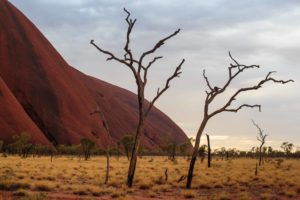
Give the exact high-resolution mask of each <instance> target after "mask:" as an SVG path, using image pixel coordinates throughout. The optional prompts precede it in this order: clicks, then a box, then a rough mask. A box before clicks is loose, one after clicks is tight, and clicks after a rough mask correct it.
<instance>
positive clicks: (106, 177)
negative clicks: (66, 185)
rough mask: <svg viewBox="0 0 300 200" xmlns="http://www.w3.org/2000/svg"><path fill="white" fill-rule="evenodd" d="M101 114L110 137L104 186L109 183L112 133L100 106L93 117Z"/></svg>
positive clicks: (107, 147)
mask: <svg viewBox="0 0 300 200" xmlns="http://www.w3.org/2000/svg"><path fill="white" fill-rule="evenodd" d="M97 113H98V114H99V115H100V117H101V119H102V125H103V127H104V128H105V131H106V133H107V136H108V143H107V146H106V174H105V180H104V184H107V183H108V179H109V167H110V164H109V163H110V162H109V158H110V154H109V151H110V146H111V134H110V131H109V127H108V123H107V121H106V119H105V116H104V114H103V112H102V111H101V110H100V108H99V106H97V109H96V110H95V111H94V112H92V113H91V115H93V114H97Z"/></svg>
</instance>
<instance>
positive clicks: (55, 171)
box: [0, 156, 300, 200]
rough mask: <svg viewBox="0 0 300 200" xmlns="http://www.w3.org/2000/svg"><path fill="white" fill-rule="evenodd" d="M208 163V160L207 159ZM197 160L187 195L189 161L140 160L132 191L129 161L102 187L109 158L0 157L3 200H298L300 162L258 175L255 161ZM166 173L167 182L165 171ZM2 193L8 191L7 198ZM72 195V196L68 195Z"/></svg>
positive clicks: (115, 165) (271, 165) (273, 164)
mask: <svg viewBox="0 0 300 200" xmlns="http://www.w3.org/2000/svg"><path fill="white" fill-rule="evenodd" d="M205 161H206V160H205ZM205 161H204V162H203V163H200V159H198V160H197V163H196V166H195V167H196V168H195V177H194V179H193V189H191V190H186V189H184V187H185V183H186V182H185V180H184V181H181V182H179V183H178V180H179V178H180V177H181V176H182V175H186V173H187V169H188V166H189V161H188V160H187V159H186V158H183V157H180V158H177V160H176V162H173V161H170V160H168V159H167V157H150V156H149V157H143V158H139V160H138V165H137V169H136V175H135V181H134V187H133V188H127V187H126V178H127V169H128V164H129V161H128V160H127V158H126V157H120V159H119V160H117V158H115V157H112V158H111V168H110V178H109V183H108V185H104V184H103V182H104V176H105V169H106V168H105V167H106V158H105V157H100V156H99V157H92V158H91V160H88V161H84V160H82V159H79V158H78V157H55V158H54V159H53V162H51V161H50V158H49V157H40V158H37V157H36V158H32V157H30V158H27V159H21V158H20V157H13V156H8V157H7V158H4V157H1V158H0V190H1V191H2V193H1V194H2V197H0V200H2V199H52V198H53V199H55V198H57V199H60V198H59V197H61V199H62V197H66V199H72V198H78V199H80V198H82V199H102V198H103V199H111V198H118V199H151V198H153V199H155V198H161V199H192V198H194V199H223V200H224V199H276V198H277V199H288V198H291V199H297V198H299V197H300V160H294V159H284V161H283V162H281V161H278V160H277V159H269V160H267V162H266V163H265V164H264V165H263V166H261V167H259V170H258V175H257V176H255V164H256V163H257V160H256V159H232V160H228V161H225V160H224V161H222V160H220V159H219V160H217V159H214V160H213V162H212V167H211V168H207V163H206V162H205ZM166 168H168V181H167V182H166V181H165V169H166ZM4 191H10V192H9V195H8V196H5V197H4V196H3V195H4V194H7V193H5V192H4ZM68 195H69V196H68ZM0 196H1V195H0Z"/></svg>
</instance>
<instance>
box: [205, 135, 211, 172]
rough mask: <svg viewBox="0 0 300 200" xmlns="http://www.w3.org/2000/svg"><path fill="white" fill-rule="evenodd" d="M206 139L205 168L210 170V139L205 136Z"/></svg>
mask: <svg viewBox="0 0 300 200" xmlns="http://www.w3.org/2000/svg"><path fill="white" fill-rule="evenodd" d="M206 138H207V167H208V168H210V164H211V148H210V139H209V135H208V134H206Z"/></svg>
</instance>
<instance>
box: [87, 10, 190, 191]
mask: <svg viewBox="0 0 300 200" xmlns="http://www.w3.org/2000/svg"><path fill="white" fill-rule="evenodd" d="M124 11H125V12H126V14H127V17H126V22H127V24H128V29H127V34H126V43H125V47H124V50H125V54H124V56H123V58H120V57H117V56H116V55H115V54H113V53H111V52H110V51H107V50H104V49H102V48H100V47H99V46H98V45H96V44H95V43H94V40H91V44H92V45H93V46H94V47H96V48H97V49H98V50H99V51H100V52H101V53H103V54H105V55H108V56H109V57H108V59H107V60H114V61H117V62H119V63H121V64H123V65H125V66H126V67H128V68H129V69H130V70H131V72H132V73H133V76H134V78H135V82H136V85H137V98H138V108H139V120H138V125H137V129H136V132H135V140H134V146H133V150H132V156H131V159H130V165H129V169H128V177H127V185H128V187H131V186H132V183H133V179H134V174H135V167H136V163H137V154H138V150H139V146H140V138H141V135H142V134H144V129H145V127H144V123H145V120H146V118H147V116H148V114H149V112H150V111H151V109H152V108H153V105H154V103H155V102H156V101H157V100H158V98H159V97H161V95H162V94H163V93H164V92H166V91H167V90H168V89H169V88H170V82H171V81H172V80H173V79H174V78H176V77H179V75H180V74H181V67H182V65H183V63H184V61H185V60H184V59H183V60H182V61H181V62H180V64H179V65H178V66H177V67H176V69H175V71H174V73H173V74H172V75H171V76H170V77H169V78H168V79H167V80H166V83H165V85H164V87H163V88H162V89H159V88H158V90H157V93H156V96H155V97H154V98H153V99H152V101H151V102H150V103H147V102H146V100H145V87H146V85H147V78H148V77H147V76H148V71H149V69H150V68H151V66H152V65H153V64H154V63H155V62H156V61H158V60H159V59H161V58H162V56H156V57H153V58H152V59H151V61H150V62H147V63H145V58H146V57H148V56H151V55H152V54H153V53H155V52H156V51H157V50H158V49H159V48H160V47H161V46H162V45H164V44H165V42H166V41H167V40H169V39H171V38H172V37H174V36H175V35H177V34H178V33H179V31H180V29H178V30H176V31H175V32H174V33H172V34H170V35H168V36H167V37H165V38H163V39H161V40H160V41H158V42H157V43H156V44H155V45H154V46H153V47H152V48H151V49H150V50H148V51H145V52H143V53H142V55H141V56H140V57H137V58H136V57H135V56H134V55H133V53H132V51H131V49H130V47H129V44H130V34H131V31H132V29H133V27H134V25H135V23H136V19H132V18H131V17H130V15H131V14H130V12H128V11H127V10H126V9H125V8H124Z"/></svg>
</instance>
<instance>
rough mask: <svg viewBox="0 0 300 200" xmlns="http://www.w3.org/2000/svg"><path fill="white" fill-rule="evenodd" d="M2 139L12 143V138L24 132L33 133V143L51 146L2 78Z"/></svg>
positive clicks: (0, 102)
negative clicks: (37, 142)
mask: <svg viewBox="0 0 300 200" xmlns="http://www.w3.org/2000/svg"><path fill="white" fill-rule="evenodd" d="M0 127H1V135H0V138H1V139H2V140H5V141H6V142H10V140H11V136H12V135H15V134H20V133H22V132H26V133H31V136H32V140H33V141H39V142H40V143H42V144H46V145H50V142H49V141H48V139H47V138H46V137H45V136H44V134H43V133H42V131H41V130H40V129H39V128H38V127H37V126H36V125H35V123H33V121H32V120H31V119H30V117H29V116H28V115H27V114H26V112H25V111H24V109H23V108H22V106H21V105H20V103H19V102H18V100H17V99H16V98H15V96H14V95H13V94H12V93H11V91H10V90H9V88H8V87H7V86H6V84H5V83H4V81H3V80H2V78H1V77H0Z"/></svg>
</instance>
